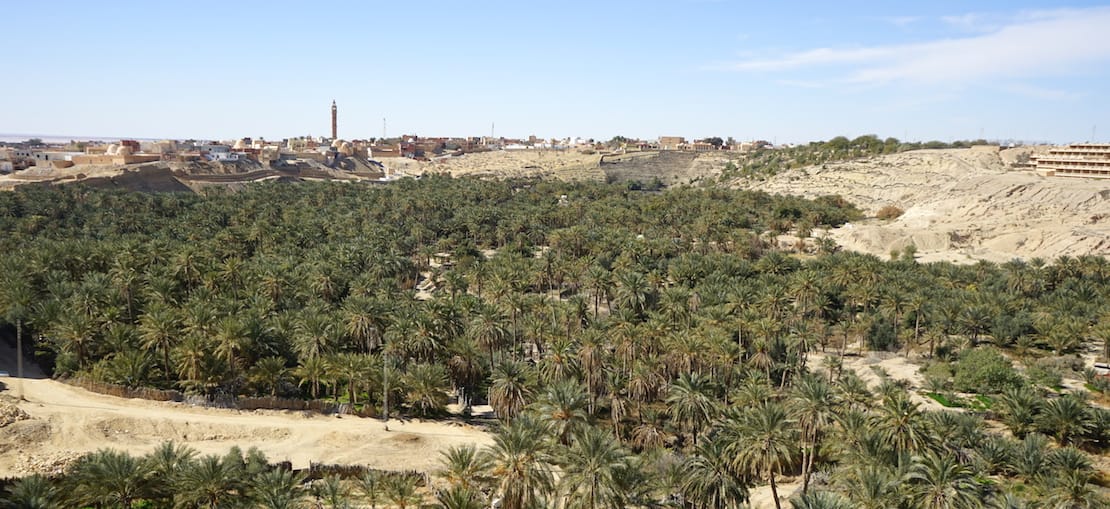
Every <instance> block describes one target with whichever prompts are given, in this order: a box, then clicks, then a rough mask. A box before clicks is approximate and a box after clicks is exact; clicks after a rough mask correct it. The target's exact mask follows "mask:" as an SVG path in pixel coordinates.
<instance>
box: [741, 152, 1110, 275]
mask: <svg viewBox="0 0 1110 509" xmlns="http://www.w3.org/2000/svg"><path fill="white" fill-rule="evenodd" d="M1023 150H1024V151H1028V150H1030V149H1010V150H1004V151H1002V152H1001V153H999V152H998V151H997V150H992V149H991V148H988V147H983V148H972V149H951V150H919V151H913V152H905V153H901V154H894V155H887V156H882V157H876V158H871V159H866V160H857V161H850V162H842V163H835V164H828V165H825V166H823V167H809V168H802V169H797V170H792V171H788V172H783V173H780V174H778V175H776V176H774V177H773V178H770V179H767V180H763V181H736V182H734V183H733V185H735V186H738V187H744V188H750V189H760V190H764V191H767V192H770V193H780V194H793V195H800V196H806V197H815V196H820V195H828V194H838V195H840V196H843V197H844V198H846V199H848V200H849V201H851V202H852V203H854V204H855V205H856V206H858V207H860V208H861V209H862V210H863V211H864V212H865V213H866V214H868V215H870V216H873V215H874V214H875V213H876V212H877V211H878V210H879V209H881V208H882V207H885V206H888V205H892V206H895V207H898V208H900V209H902V210H904V211H905V213H904V214H903V215H902V216H901V217H898V218H897V219H894V220H887V221H883V220H878V219H868V220H865V221H862V222H857V223H853V224H848V225H845V226H844V227H842V228H838V229H835V230H833V231H831V232H830V234H831V236H832V238H833V239H834V240H836V242H837V243H838V244H840V245H841V246H843V247H844V248H846V249H851V250H856V251H862V252H867V253H873V254H876V255H880V256H885V255H887V254H888V253H890V251H891V250H896V249H897V250H901V249H903V248H904V247H905V246H908V245H911V244H912V245H913V246H914V247H915V248H916V249H917V253H918V259H919V260H921V261H938V260H945V261H952V262H957V263H970V262H974V261H976V260H989V261H995V262H1004V261H1008V260H1011V259H1013V258H1023V259H1031V258H1037V257H1039V258H1043V259H1045V260H1049V261H1050V260H1052V259H1055V258H1057V257H1059V256H1064V255H1069V256H1077V255H1085V254H1095V255H1105V254H1110V222H1108V218H1110V181H1106V180H1099V179H1077V178H1062V177H1047V178H1046V177H1041V176H1038V175H1037V174H1035V173H1034V172H1032V171H1030V170H1017V169H1013V168H1012V167H1011V166H1010V165H1009V164H1008V162H1009V161H1012V160H1014V159H1015V155H1016V154H1015V153H1012V152H1018V151H1023Z"/></svg>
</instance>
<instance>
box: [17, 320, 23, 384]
mask: <svg viewBox="0 0 1110 509" xmlns="http://www.w3.org/2000/svg"><path fill="white" fill-rule="evenodd" d="M15 376H16V377H17V378H19V382H18V383H19V396H18V397H19V400H20V401H23V319H22V318H16V319H15Z"/></svg>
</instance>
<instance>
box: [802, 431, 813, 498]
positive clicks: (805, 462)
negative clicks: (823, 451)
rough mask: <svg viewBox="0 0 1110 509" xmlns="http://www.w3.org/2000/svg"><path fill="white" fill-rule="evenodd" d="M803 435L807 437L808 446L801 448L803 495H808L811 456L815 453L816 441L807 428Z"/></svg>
mask: <svg viewBox="0 0 1110 509" xmlns="http://www.w3.org/2000/svg"><path fill="white" fill-rule="evenodd" d="M803 435H804V436H805V437H806V440H807V442H806V447H804V448H803V449H801V495H806V491H808V490H809V457H810V456H813V454H814V450H813V449H814V442H813V440H810V439H809V437H810V434H809V430H808V429H807V430H805V431H804V432H803Z"/></svg>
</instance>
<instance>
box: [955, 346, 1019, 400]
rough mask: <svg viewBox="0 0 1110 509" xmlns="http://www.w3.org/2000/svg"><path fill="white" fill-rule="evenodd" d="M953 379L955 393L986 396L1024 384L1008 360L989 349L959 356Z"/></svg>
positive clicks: (978, 349)
mask: <svg viewBox="0 0 1110 509" xmlns="http://www.w3.org/2000/svg"><path fill="white" fill-rule="evenodd" d="M953 378H954V380H953V383H954V386H955V388H956V390H957V391H961V392H980V393H988V394H990V393H997V392H999V391H1001V390H1003V389H1006V388H1009V387H1018V386H1021V385H1023V383H1024V380H1023V379H1022V377H1021V375H1020V374H1018V372H1017V371H1016V370H1014V367H1013V365H1012V364H1011V363H1010V359H1007V358H1006V357H1005V356H1003V355H1002V354H1001V353H999V352H998V350H996V349H994V348H991V347H983V348H974V349H971V350H965V351H964V352H963V353H962V354H960V358H959V360H958V361H956V369H955V375H954V377H953Z"/></svg>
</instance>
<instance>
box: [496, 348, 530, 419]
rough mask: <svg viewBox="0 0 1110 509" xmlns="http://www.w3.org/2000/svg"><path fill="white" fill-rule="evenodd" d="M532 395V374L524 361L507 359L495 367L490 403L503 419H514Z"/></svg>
mask: <svg viewBox="0 0 1110 509" xmlns="http://www.w3.org/2000/svg"><path fill="white" fill-rule="evenodd" d="M531 397H532V375H531V372H530V371H529V370H528V368H527V366H526V365H525V364H523V363H519V362H514V361H507V362H503V363H501V364H500V365H498V366H497V367H495V368H494V370H493V374H492V376H491V383H490V388H489V404H490V406H492V407H493V411H494V413H496V414H497V416H498V417H499V418H501V419H504V420H506V421H511V420H512V419H514V418H515V417H516V416H517V415H518V414H519V413H520V412H521V410H523V409H524V407H525V405H527V404H528V400H530V399H531Z"/></svg>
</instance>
